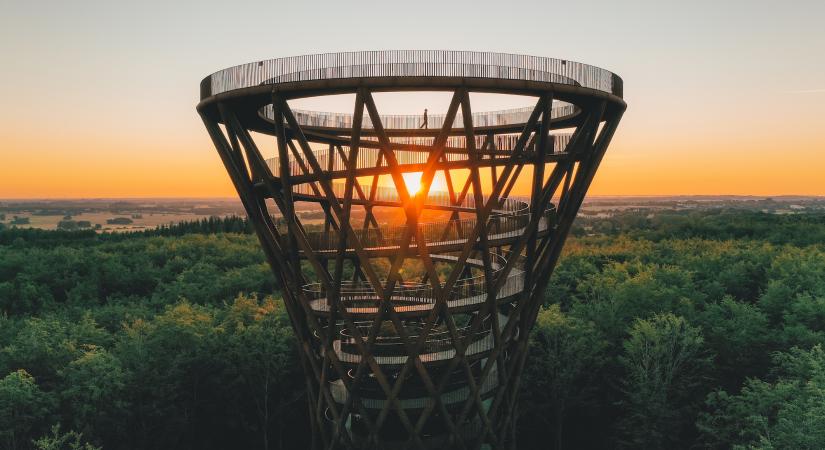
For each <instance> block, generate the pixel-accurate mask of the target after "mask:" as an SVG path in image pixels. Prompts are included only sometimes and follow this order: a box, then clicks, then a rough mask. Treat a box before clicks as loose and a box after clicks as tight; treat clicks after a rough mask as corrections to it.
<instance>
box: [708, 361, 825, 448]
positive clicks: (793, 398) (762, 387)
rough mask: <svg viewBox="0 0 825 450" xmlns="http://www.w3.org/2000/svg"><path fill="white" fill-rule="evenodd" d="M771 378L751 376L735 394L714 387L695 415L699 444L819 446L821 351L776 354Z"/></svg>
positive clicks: (823, 401) (824, 369) (823, 430)
mask: <svg viewBox="0 0 825 450" xmlns="http://www.w3.org/2000/svg"><path fill="white" fill-rule="evenodd" d="M773 362H774V367H775V372H776V375H777V379H776V381H774V382H765V381H762V380H758V379H751V380H748V381H747V382H746V383H745V386H744V387H743V388H742V390H741V392H739V393H738V394H729V393H728V392H725V391H721V390H720V391H716V392H714V393H712V394H710V395H709V396H708V398H707V401H706V406H707V410H708V411H707V412H705V413H703V414H702V415H701V416H700V417H699V421H698V424H697V426H698V428H699V429H700V430H701V432H702V438H703V442H704V443H705V445H706V446H708V447H711V448H735V449H745V448H758V449H785V448H789V449H790V448H792V449H811V450H813V449H821V448H825V351H823V348H822V346H820V345H817V346H815V347H813V348H812V349H811V350H807V351H806V350H801V349H798V348H795V349H792V350H791V351H790V352H787V353H776V354H774V356H773Z"/></svg>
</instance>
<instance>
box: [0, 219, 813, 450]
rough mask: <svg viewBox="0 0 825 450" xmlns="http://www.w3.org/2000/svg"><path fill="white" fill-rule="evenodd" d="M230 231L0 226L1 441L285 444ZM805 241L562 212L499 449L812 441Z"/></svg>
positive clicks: (273, 293) (264, 318)
mask: <svg viewBox="0 0 825 450" xmlns="http://www.w3.org/2000/svg"><path fill="white" fill-rule="evenodd" d="M248 231H249V229H248V224H247V223H246V222H245V221H243V220H240V219H232V220H227V221H217V220H213V221H211V222H210V221H202V222H198V223H189V224H182V225H178V226H170V227H164V228H162V229H159V230H154V231H152V232H145V233H132V234H122V235H107V234H96V233H95V232H94V231H83V230H81V231H60V230H59V231H42V230H23V229H14V228H7V229H5V230H2V231H0V447H2V448H9V449H15V450H16V449H44V450H45V449H82V450H92V449H95V448H105V449H127V448H128V449H173V448H174V449H178V448H198V449H222V448H260V449H265V450H267V449H277V448H305V447H306V446H307V445H308V438H309V437H308V427H309V425H308V412H307V410H306V398H305V396H304V386H305V385H304V379H303V374H302V369H301V364H300V361H299V360H298V357H297V355H298V353H297V349H296V342H295V339H294V338H293V335H292V331H291V329H290V325H289V320H288V317H287V316H286V313H285V311H284V308H283V307H282V304H281V302H280V299H279V297H280V295H279V293H278V286H277V284H276V282H275V279H274V277H273V276H272V274H271V273H270V270H269V267H268V266H267V265H266V263H265V261H264V258H263V255H262V252H261V251H260V250H259V246H258V243H257V241H256V239H255V237H254V236H252V235H250V234H248ZM823 239H825V219H823V216H822V215H818V214H797V215H787V216H780V215H772V214H764V213H756V212H748V211H728V210H724V211H719V210H710V211H705V212H702V211H690V212H667V211H664V212H657V213H656V214H649V213H648V212H625V213H619V214H615V215H613V216H612V217H609V218H601V219H600V218H593V217H584V218H581V219H580V220H579V221H577V226H576V230H575V236H574V237H573V238H571V239H570V240H569V241H568V244H567V246H566V248H565V252H564V255H563V256H562V259H561V261H560V263H559V266H558V267H557V269H556V271H555V273H554V275H553V278H552V281H551V283H550V285H549V287H548V290H547V295H546V304H545V306H544V308H543V309H542V311H541V312H540V314H539V317H538V320H537V322H536V326H535V329H534V330H533V332H532V334H531V335H530V337H529V339H530V341H529V342H530V358H529V359H528V364H527V367H526V372H525V374H524V377H523V380H522V382H521V384H520V386H521V389H522V392H521V394H522V395H521V396H520V400H519V401H520V410H521V417H520V418H519V432H518V442H519V447H520V448H542V449H543V448H559V449H561V448H651V449H653V448H665V447H671V448H677V449H678V448H684V449H687V448H694V447H710V448H720V449H721V448H743V449H744V448H761V449H769V448H770V449H779V448H810V449H814V448H825V434H823V430H825V406H823V405H825V356H823V355H824V354H825V353H824V352H823V348H825V246H824V245H823ZM379 269H380V268H379Z"/></svg>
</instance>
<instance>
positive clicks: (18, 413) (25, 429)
mask: <svg viewBox="0 0 825 450" xmlns="http://www.w3.org/2000/svg"><path fill="white" fill-rule="evenodd" d="M53 407H54V401H53V399H52V398H51V397H50V396H49V395H48V394H46V393H44V392H43V391H41V390H40V388H39V387H38V386H37V384H36V383H35V382H34V378H32V376H31V375H29V374H28V373H27V372H26V371H25V370H22V369H20V370H17V371H14V372H11V373H10V374H8V375H6V376H5V377H4V378H2V379H0V442H3V445H4V448H7V449H10V450H16V449H23V448H28V447H29V445H28V444H29V442H30V441H31V439H32V437H33V436H32V433H33V432H36V431H37V430H38V429H39V428H40V427H41V426H42V424H43V421H44V420H45V419H46V417H47V416H48V415H49V414H50V412H51V411H52V409H53Z"/></svg>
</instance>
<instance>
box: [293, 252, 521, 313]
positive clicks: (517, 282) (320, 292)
mask: <svg viewBox="0 0 825 450" xmlns="http://www.w3.org/2000/svg"><path fill="white" fill-rule="evenodd" d="M490 256H491V263H492V273H491V276H492V278H493V279H492V283H491V284H494V283H495V282H496V281H497V279H498V278H499V276H500V273H501V271H502V270H503V269H504V266H505V264H507V260H506V259H505V258H504V257H503V256H501V255H496V254H491V255H490ZM431 257H432V258H433V261H455V260H457V259H458V258H457V257H454V256H448V255H431ZM467 264H468V265H472V266H475V267H478V268H481V267H483V266H484V263H483V261H481V260H478V259H468V260H467ZM524 276H525V273H524V271H523V270H522V269H521V268H520V267H514V268H513V269H511V270H510V272H509V273H508V274H507V279H506V280H505V281H504V283H503V284H502V286H501V288H500V289H499V290H498V292H497V293H496V299H497V300H501V299H506V298H510V297H512V296H515V295H518V294H519V293H521V291H522V290H523V289H524ZM382 282H384V283H385V282H386V280H383V281H382ZM301 289H302V290H303V292H304V294H305V295H306V298H307V299H308V300H309V301H310V307H311V308H312V309H313V310H315V311H329V310H330V305H329V301H328V299H327V292H326V291H325V290H324V289H323V287H322V285H321V284H320V283H309V284H305V285H304V286H303V287H302V288H301ZM339 298H340V301H341V303H342V306H343V307H345V308H346V310H347V312H348V313H350V314H372V313H375V312H377V311H378V307H379V306H380V302H381V301H382V300H381V296H380V295H379V294H378V293H377V292H376V291H375V289H374V288H373V287H372V285H371V284H369V283H368V282H365V281H344V282H342V283H341V288H340V291H339ZM486 300H487V278H486V276H485V275H484V274H481V275H477V276H470V277H465V278H459V279H458V280H456V282H455V284H454V285H453V287H452V289H451V290H450V293H449V295H448V296H447V305H448V307H449V308H460V307H465V306H471V305H478V304H481V303H484V302H485V301H486ZM390 301H391V302H392V304H393V308H394V309H395V310H396V311H397V312H408V311H417V310H419V311H420V310H426V309H430V308H432V307H433V305H435V303H436V301H437V297H436V292H435V291H434V290H433V287H432V285H430V284H428V283H414V282H403V283H399V284H398V285H396V287H395V289H394V290H393V293H392V295H391V296H390Z"/></svg>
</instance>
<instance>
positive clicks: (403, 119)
mask: <svg viewBox="0 0 825 450" xmlns="http://www.w3.org/2000/svg"><path fill="white" fill-rule="evenodd" d="M576 110H577V108H576V107H575V106H573V105H571V104H569V103H560V104H556V105H555V106H553V109H552V110H551V111H550V117H551V118H553V119H555V118H560V117H568V116H571V115H573V114H574V113H575V112H576ZM532 112H533V107H532V106H527V107H523V108H512V109H502V110H497V111H480V112H474V113H473V114H472V118H473V126H474V127H476V128H480V127H498V126H506V125H520V124H524V123H526V122H527V120H528V119H529V118H530V114H532ZM292 113H293V114H294V116H295V120H296V121H297V122H298V124H299V125H301V126H305V127H319V128H342V129H351V128H352V114H349V113H337V112H326V111H309V110H304V109H293V110H292ZM259 114H260V115H261V117H263V118H264V119H266V120H269V121H270V122H271V121H273V120H275V119H274V118H275V113H274V112H273V108H272V104H268V105H264V106H263V107H262V108H261V109H260V110H259ZM362 120H363V122H362V124H361V126H362V128H365V129H372V128H374V126H373V123H372V118H371V117H370V116H369V115H365V116H364V118H363V119H362ZM444 120H446V114H428V115H427V126H428V127H429V128H432V129H439V128H441V127H442V126H443V125H444ZM423 123H424V116H423V115H421V114H382V115H381V125H382V126H383V127H384V128H385V129H388V130H400V129H417V128H419V127H421V125H422V124H423ZM463 126H464V125H463V119H462V115H461V112H458V113H456V116H455V119H454V120H453V125H452V127H453V128H462V127H463ZM431 139H432V138H431Z"/></svg>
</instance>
